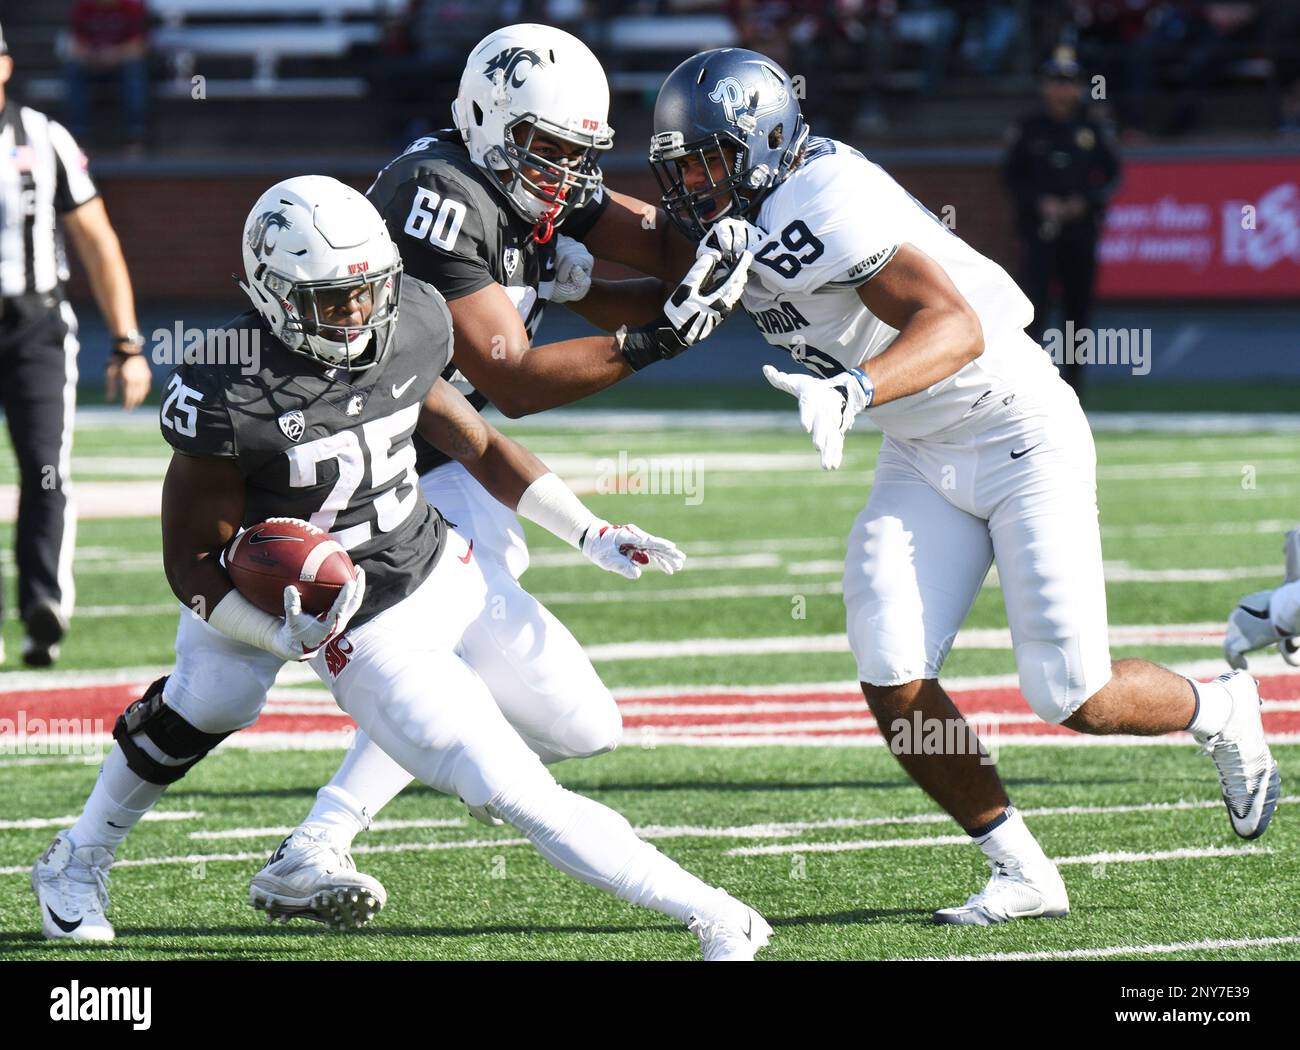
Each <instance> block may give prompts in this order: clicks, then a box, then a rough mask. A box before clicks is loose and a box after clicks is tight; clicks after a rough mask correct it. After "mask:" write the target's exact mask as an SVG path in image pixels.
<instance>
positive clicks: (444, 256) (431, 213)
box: [374, 172, 495, 299]
mask: <svg viewBox="0 0 1300 1050" xmlns="http://www.w3.org/2000/svg"><path fill="white" fill-rule="evenodd" d="M471 200H472V198H471V197H470V195H469V194H468V193H466V192H465V190H464V188H463V187H461V186H460V185H459V184H458V183H457V182H456V181H455V180H454V179H452V178H448V177H443V176H439V175H436V174H434V173H430V172H425V173H424V174H422V175H421V176H419V177H417V178H412V179H408V180H407V181H406V182H404V183H402V184H401V185H400V186H398V187H397V190H396V192H394V193H393V194H392V196H391V197H390V198H389V199H388V200H387V201H383V202H380V201H375V202H374V203H375V204H376V205H377V206H378V207H379V211H380V214H382V215H383V217H384V221H385V222H386V223H387V224H388V232H389V234H390V236H391V237H392V238H393V243H394V244H396V245H397V249H398V251H399V252H401V255H402V265H403V267H404V268H405V270H406V272H407V273H408V274H410V275H411V276H412V277H415V278H417V279H418V280H421V281H424V282H426V283H428V284H431V285H433V287H435V288H437V289H438V291H440V292H441V293H442V294H443V297H444V298H446V299H459V298H462V297H463V296H466V295H470V294H472V293H474V292H477V291H479V290H480V289H482V288H486V287H487V286H488V285H489V284H493V283H494V280H495V279H494V278H493V276H492V272H491V270H490V269H489V268H488V262H487V252H488V250H489V248H488V238H487V233H486V230H485V229H484V226H483V217H482V215H481V214H479V212H478V210H477V209H475V208H473V207H472V206H471V204H470V202H471Z"/></svg>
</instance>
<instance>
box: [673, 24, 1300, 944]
mask: <svg viewBox="0 0 1300 1050" xmlns="http://www.w3.org/2000/svg"><path fill="white" fill-rule="evenodd" d="M650 159H651V164H652V167H653V168H654V169H655V171H656V174H657V175H658V176H659V179H660V183H661V186H662V187H663V189H664V205H665V207H666V208H667V210H668V211H669V214H670V215H671V216H672V217H673V218H674V220H675V221H676V222H678V223H679V224H680V225H681V226H682V228H683V229H685V230H687V231H688V232H689V233H691V234H693V235H694V236H695V237H696V238H698V239H700V240H701V241H702V244H701V247H702V248H703V247H705V246H709V247H713V248H720V249H723V250H739V249H741V248H744V249H747V250H749V251H751V252H752V253H753V258H754V262H753V265H752V266H751V268H750V279H749V283H748V285H747V287H746V290H745V293H744V296H743V299H742V303H743V305H744V307H745V309H746V310H747V311H748V312H749V313H750V315H751V317H752V318H753V319H754V321H755V323H756V324H757V325H758V327H759V328H760V329H761V330H762V332H763V334H764V336H765V338H766V339H767V341H768V342H769V343H771V344H772V345H773V346H774V347H777V348H779V349H782V350H784V351H786V352H788V353H789V354H790V356H791V357H792V358H793V359H794V360H795V361H797V362H799V363H800V364H802V365H803V366H804V367H805V368H806V369H807V370H808V371H810V372H812V373H814V375H812V376H809V375H794V374H786V373H783V372H779V371H777V370H776V369H775V368H773V367H771V366H770V365H769V366H766V367H765V368H764V374H765V375H766V376H767V378H768V380H769V381H770V382H771V383H772V384H773V386H775V387H777V388H778V389H780V390H783V391H785V392H787V393H789V394H791V395H792V396H794V397H796V398H797V399H798V402H799V413H800V419H801V421H802V423H803V426H804V428H805V429H806V430H808V431H809V432H810V433H811V434H812V437H813V441H814V444H815V445H816V447H817V449H818V451H819V452H820V454H821V461H822V466H823V467H824V468H826V469H835V468H836V467H838V466H839V465H840V460H841V456H842V452H843V442H844V434H845V432H847V431H848V430H849V429H850V428H851V427H852V425H853V421H854V418H855V416H856V415H857V414H859V413H861V412H868V413H869V414H870V418H871V419H872V421H873V422H875V423H876V425H877V426H879V427H880V429H881V430H882V431H884V433H885V440H884V443H883V445H882V447H881V451H880V457H879V460H878V462H877V465H876V471H875V479H874V483H873V485H872V488H871V495H870V498H869V499H868V501H867V504H866V506H865V507H864V508H863V510H862V512H861V513H860V514H859V515H858V517H857V520H856V521H855V522H854V523H853V526H852V529H851V531H850V534H849V541H848V552H847V555H846V557H845V567H844V602H845V607H846V614H847V627H848V635H849V643H850V646H851V648H852V650H853V653H854V655H855V657H856V659H857V664H858V675H859V678H860V680H861V683H862V690H863V693H864V695H865V697H866V699H867V702H868V704H869V705H870V707H871V710H872V713H873V714H874V715H875V717H876V720H877V722H878V723H879V725H880V730H881V733H882V734H883V735H884V737H885V738H886V739H887V740H890V741H891V742H892V741H893V740H894V737H895V733H896V732H897V730H896V725H907V726H910V725H912V724H913V719H914V718H916V717H920V718H923V719H928V720H933V722H928V723H927V724H933V725H938V726H943V727H944V728H945V729H949V730H951V729H952V728H954V723H955V724H956V726H955V728H957V729H959V730H960V734H961V736H960V738H961V739H963V740H964V741H972V740H973V735H972V734H971V733H970V730H969V727H968V726H967V725H965V723H964V721H963V719H962V716H961V713H960V712H959V711H958V710H957V708H956V707H955V706H954V704H953V703H952V700H951V699H950V698H949V697H948V695H947V694H946V693H945V692H944V690H943V687H942V686H941V685H940V684H939V681H938V677H939V673H940V670H941V668H942V666H943V663H944V659H945V657H946V656H947V654H948V650H949V648H950V647H951V645H952V642H953V638H954V636H955V635H956V633H957V630H958V628H959V627H960V626H961V624H962V621H963V620H964V619H965V618H966V615H967V613H968V612H969V610H970V607H971V605H972V603H973V602H974V600H975V597H976V595H977V593H978V592H979V590H980V587H981V584H982V583H983V580H984V577H985V575H986V573H987V572H988V570H989V567H990V565H991V564H993V563H996V565H997V568H998V578H999V581H1000V584H1001V588H1002V592H1003V599H1004V602H1005V606H1006V612H1007V620H1008V622H1009V625H1010V628H1011V634H1012V641H1013V645H1014V649H1015V658H1016V665H1017V669H1018V671H1019V677H1020V686H1021V691H1022V692H1023V694H1024V696H1025V699H1026V701H1027V702H1028V703H1029V705H1030V707H1031V708H1032V709H1033V710H1034V712H1035V713H1036V714H1037V715H1038V716H1039V717H1041V718H1043V719H1044V720H1046V721H1048V722H1052V723H1057V724H1061V725H1065V726H1067V727H1069V728H1071V729H1074V730H1076V731H1078V732H1083V733H1094V734H1111V733H1131V734H1140V735H1156V734H1164V733H1171V732H1176V731H1178V730H1183V729H1190V730H1191V731H1192V733H1193V734H1194V735H1195V737H1196V739H1197V740H1198V741H1199V742H1201V743H1202V745H1203V746H1204V748H1205V749H1206V750H1207V751H1208V752H1209V753H1210V754H1211V755H1212V757H1213V759H1214V762H1215V764H1216V766H1217V767H1218V771H1219V777H1220V782H1221V788H1222V792H1223V797H1224V800H1225V802H1226V804H1227V807H1228V811H1229V817H1230V820H1231V823H1232V826H1233V829H1234V830H1235V831H1236V832H1237V834H1239V835H1241V836H1243V837H1245V838H1254V837H1256V836H1258V835H1260V834H1262V833H1263V831H1264V829H1265V828H1266V827H1267V826H1268V822H1269V820H1270V818H1271V816H1272V813H1273V809H1274V807H1275V805H1276V803H1277V799H1278V795H1279V790H1280V785H1279V777H1278V771H1277V764H1276V763H1275V762H1274V761H1273V759H1272V756H1271V755H1270V753H1269V750H1268V747H1267V745H1266V743H1265V740H1264V735H1263V728H1262V723H1261V719H1260V706H1259V694H1258V689H1257V686H1256V683H1255V682H1254V680H1253V679H1251V678H1250V677H1249V676H1248V675H1246V674H1244V673H1240V672H1238V673H1235V674H1231V675H1225V676H1223V677H1221V678H1220V679H1219V680H1216V681H1214V682H1190V681H1189V680H1188V679H1186V678H1184V677H1182V676H1180V675H1177V674H1175V673H1173V672H1172V671H1168V670H1166V669H1164V668H1162V667H1159V666H1157V665H1155V664H1152V663H1148V662H1146V661H1144V660H1120V661H1115V662H1112V661H1111V658H1110V651H1109V646H1108V638H1107V622H1106V596H1105V586H1104V576H1103V571H1102V556H1101V542H1100V538H1099V530H1098V526H1097V503H1096V481H1095V478H1096V457H1095V452H1094V448H1093V443H1092V436H1091V434H1090V432H1089V429H1088V424H1087V421H1086V419H1085V417H1084V415H1083V412H1082V410H1081V408H1080V407H1079V402H1078V400H1077V398H1076V397H1075V395H1074V393H1073V392H1072V391H1071V390H1070V388H1069V387H1068V386H1067V385H1066V384H1065V383H1064V382H1063V381H1061V380H1060V379H1059V378H1058V377H1057V375H1056V371H1055V369H1054V368H1053V367H1052V365H1051V363H1050V361H1049V360H1048V358H1047V356H1046V355H1045V354H1044V353H1043V352H1042V351H1041V350H1040V349H1039V348H1038V347H1037V345H1036V344H1035V343H1033V341H1032V340H1030V339H1029V337H1028V336H1026V335H1025V333H1024V331H1023V329H1024V327H1025V326H1026V325H1027V324H1028V323H1029V322H1030V320H1031V319H1032V308H1031V306H1030V304H1029V302H1028V300H1027V299H1026V298H1025V296H1024V295H1023V294H1022V293H1021V292H1020V289H1019V288H1018V287H1017V286H1016V285H1015V283H1014V282H1013V281H1012V280H1011V278H1010V277H1008V276H1007V274H1006V272H1005V271H1004V270H1003V269H1002V268H1001V267H999V266H997V265H996V264H994V263H993V262H991V261H990V260H988V259H986V258H984V257H983V256H981V255H980V254H979V253H977V252H976V251H974V250H973V249H971V248H970V247H969V246H968V245H966V244H965V243H964V242H963V241H961V240H960V238H958V237H957V236H955V235H954V234H953V233H952V232H950V231H949V230H948V229H947V228H946V227H944V226H943V225H942V224H941V223H940V222H939V221H938V220H937V219H936V218H935V217H934V216H933V215H932V214H930V213H929V212H928V211H927V210H926V209H925V208H924V207H923V206H922V205H920V204H919V203H918V202H917V201H916V200H915V199H914V198H912V197H911V196H910V195H909V194H908V193H907V192H906V191H905V190H904V189H903V188H902V187H901V186H900V185H899V184H898V183H897V182H895V181H894V180H893V179H892V178H890V176H889V175H888V174H886V173H885V172H884V171H883V170H882V169H881V168H880V167H878V166H877V165H875V164H873V163H871V162H870V161H868V160H867V159H866V158H865V157H863V156H862V155H861V154H860V153H858V152H857V151H856V150H854V149H851V148H850V147H848V146H846V145H844V144H843V143H840V142H834V141H832V140H829V139H818V138H814V137H811V136H810V135H809V132H808V128H807V126H806V124H805V123H804V120H803V117H802V115H801V113H800V111H799V105H798V102H797V101H796V97H795V91H794V87H793V84H792V83H791V81H790V79H789V77H788V76H787V75H786V74H785V72H784V71H783V70H782V69H781V68H780V67H779V66H777V65H776V64H775V63H773V62H772V61H771V60H770V59H767V58H766V57H764V56H763V55H760V54H757V53H755V52H752V51H742V50H738V49H722V50H717V51H709V52H704V53H702V54H699V55H696V56H694V57H693V58H691V59H688V60H687V61H686V62H684V63H682V65H681V66H679V67H678V68H677V69H676V70H675V71H674V72H673V73H672V74H671V75H670V76H669V78H668V79H667V81H665V83H664V86H663V88H662V90H661V91H660V94H659V98H658V101H657V104H656V109H655V135H654V137H653V139H652V144H651V153H650ZM944 739H954V737H949V736H946V735H945V737H944ZM901 750H903V751H904V753H902V754H899V756H898V757H899V760H900V762H901V763H902V764H903V766H904V768H905V769H906V770H907V772H908V773H909V774H910V775H911V776H912V777H913V779H915V780H916V782H917V783H918V784H919V785H920V786H921V787H922V788H924V789H925V790H926V791H927V792H928V793H929V794H930V795H931V797H932V798H934V799H935V801H936V802H938V803H939V804H940V805H941V806H942V807H943V808H944V809H945V810H947V812H948V813H949V814H950V815H951V816H952V817H953V818H954V819H955V820H956V821H957V822H958V823H959V824H960V825H961V826H962V827H963V828H964V829H965V830H966V831H967V832H968V833H969V834H970V835H971V838H972V839H973V841H974V842H976V843H977V844H978V845H979V846H980V847H981V848H982V849H983V851H984V853H985V854H986V856H987V858H988V861H989V864H990V867H991V870H992V875H991V878H990V880H989V882H988V884H987V885H986V886H985V887H984V889H983V890H981V891H980V892H978V893H976V894H974V895H972V896H971V897H970V899H969V900H968V901H967V902H966V904H964V905H962V906H959V907H951V908H943V909H940V910H939V911H937V912H935V915H934V918H935V921H937V922H941V923H960V924H976V925H987V924H989V923H994V922H1003V921H1007V920H1009V919H1014V918H1020V917H1037V916H1059V915H1064V914H1066V912H1067V911H1068V909H1069V901H1068V897H1067V894H1066V889H1065V885H1064V883H1063V882H1062V880H1061V878H1060V876H1059V875H1058V874H1057V872H1056V869H1055V867H1054V865H1053V864H1052V863H1051V861H1050V860H1048V858H1047V856H1046V855H1045V854H1044V853H1043V851H1042V849H1041V848H1040V847H1039V845H1038V843H1037V841H1036V840H1035V839H1034V837H1033V836H1032V835H1031V834H1030V832H1029V830H1028V829H1027V828H1026V826H1025V824H1024V821H1023V820H1022V818H1021V817H1020V816H1019V815H1018V814H1017V813H1016V811H1015V809H1014V808H1013V807H1012V806H1011V803H1010V800H1009V798H1008V797H1007V793H1006V791H1005V789H1004V788H1003V785H1002V783H1001V780H1000V778H999V776H998V773H997V770H996V769H995V767H994V766H993V765H992V764H991V763H990V762H989V761H988V758H987V756H986V755H982V754H981V753H979V751H978V749H976V748H973V747H970V746H967V747H963V748H960V749H958V750H959V751H960V752H961V753H956V754H937V755H936V754H909V753H906V751H907V749H906V748H903V749H901Z"/></svg>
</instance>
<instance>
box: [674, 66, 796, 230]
mask: <svg viewBox="0 0 1300 1050" xmlns="http://www.w3.org/2000/svg"><path fill="white" fill-rule="evenodd" d="M654 128H655V133H654V135H653V137H652V138H651V139H650V167H651V169H652V170H653V171H654V173H655V177H656V178H657V179H658V180H659V188H660V190H661V191H662V192H663V203H664V208H665V209H666V210H667V212H668V214H669V216H670V217H671V218H672V220H673V222H674V223H676V225H677V226H678V228H679V229H681V230H682V232H683V233H685V234H686V235H687V236H688V237H690V238H691V239H692V240H696V241H698V240H701V239H702V238H703V237H704V235H705V233H706V231H707V230H708V227H709V226H710V225H711V224H713V223H714V222H716V221H717V220H719V219H721V218H722V217H723V216H726V215H731V216H736V217H744V216H746V215H748V214H749V213H751V212H753V211H754V210H755V208H757V206H758V205H759V204H760V203H761V201H762V199H763V197H764V196H765V195H766V194H767V193H769V192H770V191H771V190H773V189H775V188H776V187H777V186H779V185H780V184H781V183H782V182H783V181H784V180H785V177H786V176H787V175H788V174H789V173H790V171H791V169H792V168H793V167H794V165H795V162H796V161H797V160H798V157H799V152H800V150H802V149H803V144H804V141H805V140H806V139H807V137H808V125H807V124H806V123H805V122H804V119H803V114H802V113H801V112H800V110H799V100H798V99H797V98H796V97H795V88H794V83H793V82H792V81H791V79H790V77H789V75H788V74H787V73H786V71H785V70H784V69H782V68H781V67H780V66H778V65H777V64H776V63H775V62H773V61H772V60H771V59H770V58H768V57H767V56H766V55H760V54H759V53H758V52H757V51H746V50H744V49H742V48H735V47H724V48H718V49H715V50H713V51H702V52H700V54H698V55H695V56H694V57H692V58H688V59H687V60H686V61H685V62H683V63H682V64H681V65H680V66H678V67H677V68H676V69H674V70H673V71H672V73H671V74H669V76H668V79H667V80H665V81H664V86H663V87H662V88H660V89H659V98H658V100H657V101H656V102H655V123H654ZM724 147H727V148H724ZM710 154H714V155H715V156H720V157H721V162H722V168H723V170H724V172H725V174H724V175H723V176H722V177H721V178H718V177H716V175H715V173H714V172H713V171H711V170H710V167H709V155H710ZM715 163H716V162H715ZM696 165H699V166H701V167H700V168H696ZM689 169H695V170H696V171H697V172H698V171H702V172H703V173H705V174H707V179H702V178H701V177H700V175H699V174H695V175H694V176H692V181H693V182H695V183H696V184H697V188H696V189H694V190H692V189H690V188H688V186H687V185H686V180H685V178H684V176H685V174H686V172H687V171H688V170H689Z"/></svg>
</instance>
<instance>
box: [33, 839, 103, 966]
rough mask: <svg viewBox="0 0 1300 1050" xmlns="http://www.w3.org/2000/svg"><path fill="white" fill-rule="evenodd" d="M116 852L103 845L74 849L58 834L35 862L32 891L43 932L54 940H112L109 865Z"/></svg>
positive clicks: (69, 841)
mask: <svg viewBox="0 0 1300 1050" xmlns="http://www.w3.org/2000/svg"><path fill="white" fill-rule="evenodd" d="M112 863H113V855H112V854H111V853H110V852H109V851H108V850H107V849H105V848H104V847H103V846H82V847H81V848H80V849H73V847H72V840H71V839H69V838H68V837H67V834H66V833H62V834H59V835H56V836H55V837H54V841H53V842H51V843H50V845H49V847H48V848H47V849H46V850H45V852H44V853H42V854H41V855H40V856H39V857H37V858H36V863H35V864H33V865H32V891H33V892H34V893H35V894H36V901H37V904H38V905H39V906H40V909H41V933H43V934H44V935H45V936H46V937H47V938H49V939H50V940H52V941H111V940H112V939H113V936H114V934H113V924H112V923H111V922H109V921H108V919H107V917H106V916H105V915H104V909H106V908H107V907H108V869H109V867H110V865H112Z"/></svg>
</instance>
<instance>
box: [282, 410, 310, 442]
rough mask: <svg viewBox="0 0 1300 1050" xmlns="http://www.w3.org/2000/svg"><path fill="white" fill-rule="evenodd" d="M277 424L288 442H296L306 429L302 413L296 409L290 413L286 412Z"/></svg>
mask: <svg viewBox="0 0 1300 1050" xmlns="http://www.w3.org/2000/svg"><path fill="white" fill-rule="evenodd" d="M277 422H278V423H279V424H280V429H281V430H282V431H283V432H284V436H285V437H287V438H288V439H289V440H290V441H297V440H298V439H299V438H301V437H302V434H303V431H304V430H306V429H307V421H306V420H305V419H303V416H302V413H301V412H300V411H299V410H298V409H296V408H295V409H294V410H293V411H292V412H286V413H285V414H284V415H282V416H281V417H280V418H279V419H278V420H277Z"/></svg>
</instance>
